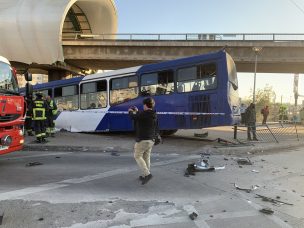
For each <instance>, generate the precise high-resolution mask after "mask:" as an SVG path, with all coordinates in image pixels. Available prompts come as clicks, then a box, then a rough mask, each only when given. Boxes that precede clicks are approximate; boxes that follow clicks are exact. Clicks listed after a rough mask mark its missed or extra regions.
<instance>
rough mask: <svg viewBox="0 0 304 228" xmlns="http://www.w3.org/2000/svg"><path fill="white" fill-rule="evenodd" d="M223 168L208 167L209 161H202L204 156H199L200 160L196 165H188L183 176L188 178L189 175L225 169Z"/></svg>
mask: <svg viewBox="0 0 304 228" xmlns="http://www.w3.org/2000/svg"><path fill="white" fill-rule="evenodd" d="M225 168H226V167H225V166H218V167H215V166H210V165H209V161H208V160H207V159H204V155H202V154H201V159H200V160H199V161H198V162H196V163H190V164H188V168H187V169H186V171H185V176H186V177H189V175H193V176H194V175H195V172H211V171H215V170H221V169H225Z"/></svg>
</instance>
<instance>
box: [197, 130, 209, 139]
mask: <svg viewBox="0 0 304 228" xmlns="http://www.w3.org/2000/svg"><path fill="white" fill-rule="evenodd" d="M194 137H198V138H206V137H208V131H207V132H204V133H202V134H199V133H194Z"/></svg>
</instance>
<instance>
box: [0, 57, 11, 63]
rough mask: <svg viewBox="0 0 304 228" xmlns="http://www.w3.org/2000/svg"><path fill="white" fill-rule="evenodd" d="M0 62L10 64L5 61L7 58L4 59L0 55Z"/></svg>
mask: <svg viewBox="0 0 304 228" xmlns="http://www.w3.org/2000/svg"><path fill="white" fill-rule="evenodd" d="M0 62H3V63H6V64H8V65H11V64H10V62H9V61H8V60H7V58H4V57H3V56H1V55H0Z"/></svg>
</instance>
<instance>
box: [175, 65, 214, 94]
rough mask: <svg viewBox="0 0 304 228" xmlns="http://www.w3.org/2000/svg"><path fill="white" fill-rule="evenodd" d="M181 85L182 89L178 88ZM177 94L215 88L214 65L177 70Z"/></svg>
mask: <svg viewBox="0 0 304 228" xmlns="http://www.w3.org/2000/svg"><path fill="white" fill-rule="evenodd" d="M181 83H182V85H183V87H180V84H181ZM177 85H178V86H177V91H178V92H179V93H183V92H192V91H203V90H210V89H216V88H217V77H216V63H207V64H200V65H197V66H191V67H185V68H181V69H178V70H177Z"/></svg>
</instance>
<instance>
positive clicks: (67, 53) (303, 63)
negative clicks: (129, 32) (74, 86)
mask: <svg viewBox="0 0 304 228" xmlns="http://www.w3.org/2000/svg"><path fill="white" fill-rule="evenodd" d="M253 47H262V48H263V49H262V50H261V51H260V52H259V53H258V67H257V72H260V73H304V41H292V42H291V41H279V42H276V41H254V42H253V41H125V40H124V41H123V40H116V41H114V40H108V41H105V40H93V39H91V40H85V39H84V40H67V41H63V51H64V57H65V62H66V63H68V64H70V65H72V66H75V67H79V68H86V69H95V70H96V69H103V70H114V69H120V68H125V67H131V66H136V65H143V64H146V63H155V62H160V61H165V60H171V59H177V58H181V57H186V56H192V55H199V54H203V53H208V52H213V51H218V50H221V49H223V48H225V49H226V51H227V52H228V53H229V54H230V55H231V56H232V57H233V59H234V60H235V62H236V65H237V70H238V72H253V71H254V64H255V52H254V51H253V50H252V48H253Z"/></svg>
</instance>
